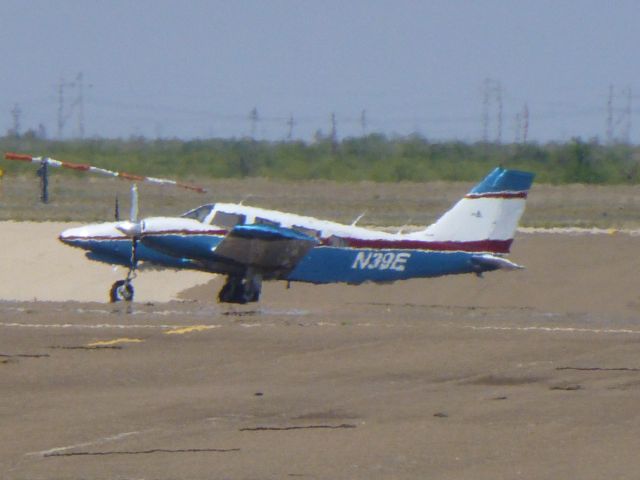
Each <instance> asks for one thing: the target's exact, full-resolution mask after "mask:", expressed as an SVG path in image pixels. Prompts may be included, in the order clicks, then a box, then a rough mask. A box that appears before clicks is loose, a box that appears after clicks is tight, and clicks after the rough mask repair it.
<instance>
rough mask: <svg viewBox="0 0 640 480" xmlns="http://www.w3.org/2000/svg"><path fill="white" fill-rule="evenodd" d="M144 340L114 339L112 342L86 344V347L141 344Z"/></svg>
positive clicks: (103, 341) (101, 341)
mask: <svg viewBox="0 0 640 480" xmlns="http://www.w3.org/2000/svg"><path fill="white" fill-rule="evenodd" d="M141 342H144V340H141V339H139V338H116V339H114V340H100V341H97V342H93V343H89V344H87V347H104V346H107V345H118V344H119V343H141Z"/></svg>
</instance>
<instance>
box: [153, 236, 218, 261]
mask: <svg viewBox="0 0 640 480" xmlns="http://www.w3.org/2000/svg"><path fill="white" fill-rule="evenodd" d="M223 238H224V236H222V235H210V234H202V235H199V234H190V235H183V234H160V235H145V236H144V237H142V240H141V242H142V243H143V244H144V245H147V246H148V247H151V249H153V250H157V251H159V252H164V253H166V254H167V255H171V256H177V257H184V258H191V259H194V260H204V261H211V260H213V259H214V254H213V253H212V252H213V251H214V250H215V248H216V247H217V246H218V244H219V243H220V242H221V241H222V239H223Z"/></svg>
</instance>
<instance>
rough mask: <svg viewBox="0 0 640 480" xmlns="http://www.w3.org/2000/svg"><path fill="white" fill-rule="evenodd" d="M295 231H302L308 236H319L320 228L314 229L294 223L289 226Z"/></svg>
mask: <svg viewBox="0 0 640 480" xmlns="http://www.w3.org/2000/svg"><path fill="white" fill-rule="evenodd" d="M291 228H292V229H293V230H295V231H296V232H300V233H304V234H305V235H309V236H310V237H316V238H320V237H321V232H320V230H314V229H313V228H307V227H301V226H300V225H294V226H293V227H291Z"/></svg>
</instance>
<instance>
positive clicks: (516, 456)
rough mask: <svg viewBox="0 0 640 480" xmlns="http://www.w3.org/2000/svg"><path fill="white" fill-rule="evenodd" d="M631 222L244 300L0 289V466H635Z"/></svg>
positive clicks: (326, 471) (200, 293)
mask: <svg viewBox="0 0 640 480" xmlns="http://www.w3.org/2000/svg"><path fill="white" fill-rule="evenodd" d="M638 242H639V240H638V238H637V237H635V236H632V235H626V234H613V235H606V234H600V235H586V234H584V235H555V234H554V235H551V234H524V235H523V234H519V235H518V239H517V240H516V243H515V244H514V251H513V254H512V256H511V257H510V258H511V259H512V260H514V261H516V262H518V263H522V264H524V265H525V266H527V269H526V270H523V271H516V272H495V273H491V274H487V275H486V276H485V278H483V279H478V278H476V277H474V276H464V277H463V276H461V277H447V278H441V279H430V280H411V281H408V282H401V283H396V284H393V285H380V286H377V285H365V286H360V287H349V286H342V285H331V286H311V285H297V284H294V285H292V287H291V288H290V289H286V286H285V284H283V283H275V284H271V283H269V284H267V285H266V286H265V289H264V291H263V297H262V299H261V301H260V303H258V304H253V305H248V306H227V305H219V304H217V303H215V301H214V298H215V293H216V292H217V289H218V288H219V287H220V285H221V282H220V280H219V279H214V280H212V282H211V283H210V284H202V281H201V279H198V281H197V282H195V283H196V284H197V285H195V286H193V287H192V288H186V287H185V286H184V285H182V284H181V288H182V289H181V290H180V291H179V293H177V294H175V296H174V298H175V299H174V300H170V299H169V300H167V299H161V300H146V301H142V302H134V303H133V304H130V305H126V304H118V305H111V304H108V303H104V302H95V301H94V302H89V301H84V300H83V301H78V300H77V299H74V298H73V297H71V296H70V298H68V299H67V301H24V300H19V299H18V300H16V299H13V300H12V299H7V300H4V301H2V302H0V392H2V393H1V395H0V432H1V435H2V441H1V442H0V472H2V473H1V475H0V477H1V478H6V479H29V480H31V479H83V480H84V479H92V480H93V479H114V478H117V479H182V478H184V479H216V478H226V479H280V478H309V479H336V478H348V479H352V478H356V479H357V478H363V479H365V478H366V479H371V478H407V479H414V478H431V479H463V478H468V479H492V480H493V479H497V478H505V479H507V478H508V479H511V478H526V479H538V478H539V479H543V478H544V479H547V478H553V479H557V478H580V479H602V478H617V479H626V478H629V479H632V478H637V472H638V471H640V457H639V456H638V454H637V450H638V433H637V432H638V430H639V427H640V425H639V424H640V414H639V412H640V410H638V404H639V401H640V360H639V357H638V345H639V342H640V319H639V316H638V313H639V312H640V292H638V290H637V288H636V285H637V275H638V273H637V272H638V271H639V270H638V267H640V265H639V263H640V260H638V255H637V245H638ZM41 273H42V272H41ZM109 274H111V272H109ZM15 275H17V274H15ZM15 275H14V276H15ZM24 275H28V272H24ZM51 275H55V273H54V272H52V274H51ZM142 275H145V276H146V275H148V276H149V280H147V281H149V282H150V284H151V285H152V284H153V275H155V273H154V272H145V273H144V274H142ZM43 278H45V277H44V276H43ZM52 278H55V277H52ZM163 278H164V277H163ZM5 281H6V280H5ZM165 281H166V280H165ZM181 281H182V280H181ZM40 282H41V280H38V281H35V280H32V282H31V285H33V288H34V289H38V288H41V285H40ZM84 283H86V284H87V285H93V284H94V283H95V282H92V280H91V278H88V279H87V280H86V281H85V282H84ZM27 284H28V282H27ZM77 288H78V289H79V290H78V292H80V291H81V287H77ZM92 288H93V287H92ZM163 288H167V287H166V285H164V286H163ZM141 289H144V288H142V287H139V288H138V292H140V291H141ZM146 294H147V295H151V296H153V295H152V294H150V293H146Z"/></svg>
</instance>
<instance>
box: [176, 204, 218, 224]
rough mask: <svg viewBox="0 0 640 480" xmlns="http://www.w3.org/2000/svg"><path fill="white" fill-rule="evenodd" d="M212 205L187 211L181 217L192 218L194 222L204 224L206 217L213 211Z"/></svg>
mask: <svg viewBox="0 0 640 480" xmlns="http://www.w3.org/2000/svg"><path fill="white" fill-rule="evenodd" d="M213 207H214V205H213V204H209V205H202V206H201V207H198V208H194V209H193V210H189V211H188V212H186V213H183V214H182V215H181V217H183V218H193V219H194V220H198V221H199V222H204V220H205V219H206V218H207V216H208V215H209V214H210V213H211V210H213Z"/></svg>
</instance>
